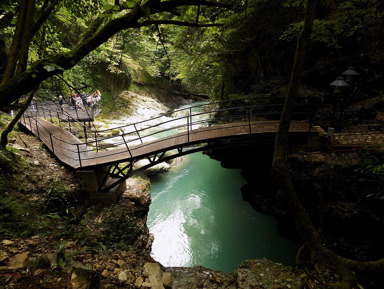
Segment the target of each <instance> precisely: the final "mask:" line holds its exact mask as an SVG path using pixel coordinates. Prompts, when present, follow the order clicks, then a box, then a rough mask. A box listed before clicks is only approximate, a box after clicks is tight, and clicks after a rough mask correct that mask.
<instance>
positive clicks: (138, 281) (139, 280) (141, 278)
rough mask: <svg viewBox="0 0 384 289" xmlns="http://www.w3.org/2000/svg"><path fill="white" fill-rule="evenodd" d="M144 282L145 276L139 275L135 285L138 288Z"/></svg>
mask: <svg viewBox="0 0 384 289" xmlns="http://www.w3.org/2000/svg"><path fill="white" fill-rule="evenodd" d="M143 282H144V279H143V277H138V278H137V279H136V281H135V287H136V288H140V287H141V285H142V284H143Z"/></svg>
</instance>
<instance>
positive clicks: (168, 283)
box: [162, 272, 172, 288]
mask: <svg viewBox="0 0 384 289" xmlns="http://www.w3.org/2000/svg"><path fill="white" fill-rule="evenodd" d="M162 281H163V285H164V287H165V288H172V274H171V273H168V272H165V273H163V278H162Z"/></svg>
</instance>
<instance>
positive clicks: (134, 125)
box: [133, 123, 143, 143]
mask: <svg viewBox="0 0 384 289" xmlns="http://www.w3.org/2000/svg"><path fill="white" fill-rule="evenodd" d="M133 127H134V128H135V130H136V133H137V135H138V136H139V139H140V141H141V143H143V140H142V139H141V136H140V134H139V131H138V130H137V127H136V124H135V123H134V124H133Z"/></svg>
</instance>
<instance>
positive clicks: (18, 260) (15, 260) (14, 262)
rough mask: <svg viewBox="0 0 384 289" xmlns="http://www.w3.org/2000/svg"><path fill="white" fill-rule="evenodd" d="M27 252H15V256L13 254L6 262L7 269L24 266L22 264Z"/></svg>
mask: <svg viewBox="0 0 384 289" xmlns="http://www.w3.org/2000/svg"><path fill="white" fill-rule="evenodd" d="M28 254H29V253H27V252H25V253H21V254H17V255H15V256H13V257H12V258H10V259H9V262H8V269H11V270H13V269H21V268H23V267H24V264H25V262H26V260H27V258H28Z"/></svg>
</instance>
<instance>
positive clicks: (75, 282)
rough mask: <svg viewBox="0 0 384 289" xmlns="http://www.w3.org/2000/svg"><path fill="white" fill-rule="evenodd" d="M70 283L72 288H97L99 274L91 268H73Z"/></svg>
mask: <svg viewBox="0 0 384 289" xmlns="http://www.w3.org/2000/svg"><path fill="white" fill-rule="evenodd" d="M71 285H72V289H88V288H98V287H99V285H100V275H99V274H98V273H96V272H93V271H91V270H87V269H82V268H73V270H72V275H71Z"/></svg>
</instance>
